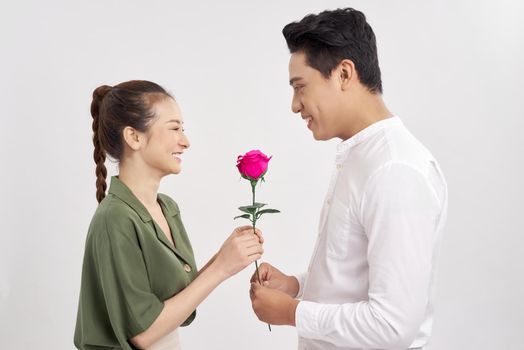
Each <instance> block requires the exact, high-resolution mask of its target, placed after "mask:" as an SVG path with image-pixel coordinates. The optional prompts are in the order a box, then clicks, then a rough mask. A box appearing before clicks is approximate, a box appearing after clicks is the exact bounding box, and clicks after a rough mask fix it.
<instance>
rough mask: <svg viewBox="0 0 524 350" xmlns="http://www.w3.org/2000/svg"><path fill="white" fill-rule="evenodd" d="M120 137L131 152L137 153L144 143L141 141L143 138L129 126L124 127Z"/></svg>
mask: <svg viewBox="0 0 524 350" xmlns="http://www.w3.org/2000/svg"><path fill="white" fill-rule="evenodd" d="M122 136H123V138H124V141H125V143H126V144H127V145H128V146H129V148H131V149H132V150H133V151H138V150H139V149H140V146H141V145H142V143H143V141H144V140H141V139H143V138H144V136H143V135H139V132H138V131H137V130H136V129H134V128H132V127H130V126H126V127H125V128H124V130H122Z"/></svg>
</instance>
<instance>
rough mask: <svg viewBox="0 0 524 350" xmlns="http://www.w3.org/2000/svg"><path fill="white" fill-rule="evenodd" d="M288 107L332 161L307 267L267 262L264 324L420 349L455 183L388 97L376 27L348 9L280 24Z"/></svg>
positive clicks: (335, 340)
mask: <svg viewBox="0 0 524 350" xmlns="http://www.w3.org/2000/svg"><path fill="white" fill-rule="evenodd" d="M283 34H284V37H285V39H286V41H287V45H288V47H289V49H290V52H291V58H290V62H289V77H290V84H291V86H292V87H293V90H294V94H293V101H292V110H293V112H295V113H300V114H301V116H302V118H303V119H304V120H305V121H306V122H307V127H308V128H309V129H310V130H311V131H312V133H313V137H314V138H315V139H316V140H329V139H331V138H334V137H337V138H340V139H341V140H342V142H341V143H340V144H339V145H338V148H337V154H336V164H335V167H334V171H333V176H332V179H331V183H330V185H329V189H328V193H327V195H326V200H325V203H324V206H323V209H322V213H321V217H320V226H319V233H318V239H317V243H316V246H315V249H314V252H313V256H312V258H311V263H310V265H309V268H308V270H307V273H305V274H303V275H300V276H296V277H295V276H287V275H285V274H284V273H282V272H280V271H279V270H278V269H277V268H275V267H273V266H272V265H270V264H266V263H264V264H262V265H261V266H260V276H261V280H262V285H260V284H259V283H258V282H257V278H256V276H253V278H252V279H251V282H252V283H251V299H252V305H253V309H254V311H255V313H256V314H257V316H258V318H259V319H260V320H261V321H264V322H267V323H270V324H275V325H291V326H295V327H296V329H297V332H298V335H299V349H308V350H312V349H323V350H326V349H408V348H410V349H415V348H416V349H420V348H424V346H425V345H426V344H427V342H428V338H429V336H430V333H431V325H432V315H433V303H432V299H433V293H432V287H433V282H434V277H435V276H434V275H435V260H436V256H437V251H438V247H439V242H440V239H441V232H442V227H443V224H444V222H445V218H446V208H447V186H446V182H445V180H444V177H443V175H442V172H441V171H440V168H439V166H438V164H437V162H436V160H435V159H434V158H433V156H432V155H431V153H430V152H429V151H428V150H427V149H426V148H425V147H424V146H423V145H422V144H421V143H420V142H419V141H418V140H417V139H415V138H414V137H413V136H412V134H411V133H410V132H409V131H408V130H407V129H406V127H405V126H404V125H403V123H402V121H401V120H400V119H399V117H397V116H394V115H393V114H392V113H391V112H390V111H389V110H388V108H387V107H386V105H385V104H384V101H383V99H382V82H381V78H380V69H379V66H378V58H377V49H376V42H375V35H374V33H373V30H372V29H371V27H370V26H369V24H368V23H367V22H366V18H365V16H364V14H363V13H362V12H359V11H356V10H354V9H351V8H347V9H339V10H335V11H325V12H322V13H320V14H318V15H308V16H306V17H304V18H303V19H302V20H301V21H300V22H295V23H290V24H288V25H287V26H285V27H284V29H283Z"/></svg>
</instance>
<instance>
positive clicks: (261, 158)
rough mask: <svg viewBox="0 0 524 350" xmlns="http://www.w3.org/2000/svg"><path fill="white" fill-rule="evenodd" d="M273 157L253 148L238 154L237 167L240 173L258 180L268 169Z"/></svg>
mask: <svg viewBox="0 0 524 350" xmlns="http://www.w3.org/2000/svg"><path fill="white" fill-rule="evenodd" d="M270 159H271V157H269V158H268V157H267V156H266V155H265V154H264V153H262V152H260V151H259V150H252V151H249V152H247V153H246V154H244V155H243V156H238V158H237V168H238V171H239V172H240V174H241V175H242V176H243V177H245V178H249V179H253V180H258V179H259V178H260V177H261V176H263V175H264V174H265V173H266V171H267V165H268V163H269V160H270Z"/></svg>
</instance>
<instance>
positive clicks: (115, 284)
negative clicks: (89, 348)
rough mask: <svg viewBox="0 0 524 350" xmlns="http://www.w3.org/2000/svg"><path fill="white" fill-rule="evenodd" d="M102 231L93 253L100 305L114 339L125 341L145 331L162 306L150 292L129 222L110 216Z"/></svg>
mask: <svg viewBox="0 0 524 350" xmlns="http://www.w3.org/2000/svg"><path fill="white" fill-rule="evenodd" d="M106 228H107V229H106V230H105V234H103V235H99V237H98V239H97V241H96V243H95V252H94V253H95V258H96V261H98V264H97V271H98V275H99V281H100V288H101V290H102V295H103V298H104V300H103V301H101V303H103V304H104V305H105V308H106V312H107V313H108V316H109V320H110V322H111V328H112V329H113V331H114V332H115V335H116V336H117V338H120V339H119V340H120V341H127V340H128V339H131V338H133V337H134V336H135V335H137V334H140V333H142V332H143V331H145V330H146V329H147V328H149V326H150V325H151V324H152V323H153V321H154V320H155V319H156V318H157V317H158V315H159V314H160V312H161V311H162V309H163V307H164V304H163V302H162V301H161V300H159V298H158V297H157V296H156V295H155V294H153V293H152V291H151V287H150V284H149V278H148V272H147V269H146V265H145V262H144V257H143V255H142V250H141V249H140V246H139V244H138V240H137V238H136V236H134V232H136V228H135V227H134V225H133V222H132V220H130V219H129V218H122V219H120V218H113V217H112V218H111V222H109V220H106ZM122 338H125V339H122Z"/></svg>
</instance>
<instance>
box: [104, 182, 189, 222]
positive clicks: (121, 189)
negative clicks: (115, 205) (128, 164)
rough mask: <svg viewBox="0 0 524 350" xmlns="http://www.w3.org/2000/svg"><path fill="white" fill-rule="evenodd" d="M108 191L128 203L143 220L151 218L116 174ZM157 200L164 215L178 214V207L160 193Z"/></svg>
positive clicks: (146, 220)
mask: <svg viewBox="0 0 524 350" xmlns="http://www.w3.org/2000/svg"><path fill="white" fill-rule="evenodd" d="M109 193H111V194H113V195H115V196H116V197H118V198H120V199H121V200H122V201H123V202H124V203H126V204H127V205H129V206H130V207H131V209H133V210H134V211H135V212H136V213H137V214H138V215H139V216H140V218H141V219H142V221H144V222H148V221H151V220H153V218H152V217H151V214H149V211H147V209H146V208H145V207H144V205H143V204H142V202H140V200H139V199H138V198H136V196H135V195H134V194H133V192H131V190H130V189H129V187H127V186H126V184H124V183H123V182H122V180H120V179H119V178H118V177H117V176H112V177H111V185H110V186H109ZM157 200H158V202H159V203H160V204H161V205H162V209H164V213H165V215H169V216H175V215H176V214H178V212H179V211H178V208H176V207H175V206H174V205H172V204H171V203H169V202H167V201H165V200H164V198H163V197H162V196H161V195H158V196H157Z"/></svg>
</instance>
